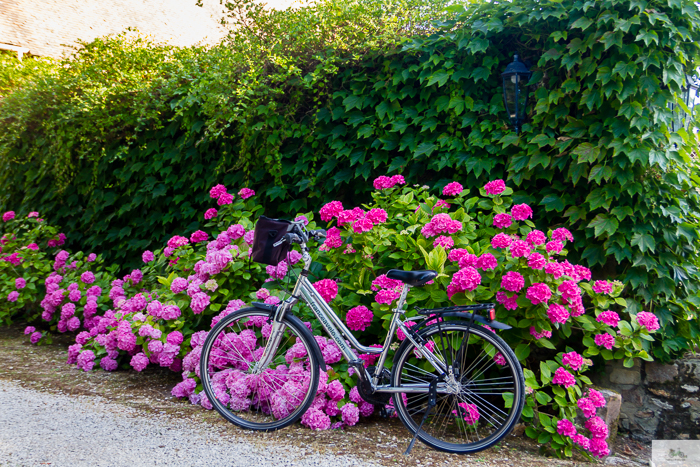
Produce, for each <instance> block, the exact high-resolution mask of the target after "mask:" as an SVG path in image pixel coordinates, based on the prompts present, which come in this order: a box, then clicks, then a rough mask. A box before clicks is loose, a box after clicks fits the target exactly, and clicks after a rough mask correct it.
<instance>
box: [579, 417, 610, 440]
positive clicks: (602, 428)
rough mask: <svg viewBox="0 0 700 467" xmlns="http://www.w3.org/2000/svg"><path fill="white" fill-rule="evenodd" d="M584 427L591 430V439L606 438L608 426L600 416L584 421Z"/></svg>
mask: <svg viewBox="0 0 700 467" xmlns="http://www.w3.org/2000/svg"><path fill="white" fill-rule="evenodd" d="M585 425H586V428H588V431H590V432H591V438H593V439H606V438H607V437H608V426H607V425H606V424H605V421H604V420H603V419H602V418H600V417H592V418H590V419H588V421H586V424H585Z"/></svg>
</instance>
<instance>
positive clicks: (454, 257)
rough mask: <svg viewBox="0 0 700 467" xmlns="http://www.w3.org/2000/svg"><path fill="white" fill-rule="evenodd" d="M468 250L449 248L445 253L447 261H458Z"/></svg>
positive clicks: (467, 253)
mask: <svg viewBox="0 0 700 467" xmlns="http://www.w3.org/2000/svg"><path fill="white" fill-rule="evenodd" d="M469 254H471V253H469V250H466V249H464V248H455V249H453V250H450V252H449V253H447V259H448V260H449V261H459V260H460V259H462V257H463V256H465V255H469Z"/></svg>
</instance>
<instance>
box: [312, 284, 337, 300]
mask: <svg viewBox="0 0 700 467" xmlns="http://www.w3.org/2000/svg"><path fill="white" fill-rule="evenodd" d="M314 288H315V289H316V290H317V291H318V293H320V294H321V297H323V299H324V300H325V301H326V302H327V303H330V302H331V300H333V299H334V298H335V297H336V296H337V295H338V284H336V282H335V281H334V280H331V279H321V280H320V281H318V282H315V283H314Z"/></svg>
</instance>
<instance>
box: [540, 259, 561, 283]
mask: <svg viewBox="0 0 700 467" xmlns="http://www.w3.org/2000/svg"><path fill="white" fill-rule="evenodd" d="M544 272H545V273H547V274H551V275H552V276H554V278H555V279H559V278H560V277H561V276H563V275H564V268H563V267H562V265H561V264H559V263H557V262H556V261H550V262H549V263H547V264H545V265H544Z"/></svg>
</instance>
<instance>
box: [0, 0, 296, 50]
mask: <svg viewBox="0 0 700 467" xmlns="http://www.w3.org/2000/svg"><path fill="white" fill-rule="evenodd" d="M196 1H197V0H0V44H9V45H13V46H19V47H25V48H28V49H29V53H30V54H32V55H39V56H46V57H55V58H59V57H61V56H62V55H63V54H65V53H66V52H70V51H71V48H70V47H67V46H70V45H73V46H75V45H76V40H77V39H81V40H83V41H91V40H93V39H95V38H96V37H100V36H105V35H108V34H116V33H120V32H122V31H124V30H125V29H126V28H127V27H131V28H136V29H138V30H139V31H140V32H141V33H143V34H148V35H151V36H152V37H153V38H154V40H155V41H156V42H168V43H170V44H172V45H178V46H187V45H193V44H196V43H200V42H202V43H205V44H213V43H216V42H219V41H220V40H221V38H223V37H224V36H225V35H226V29H225V28H224V27H223V26H222V25H221V24H220V23H219V20H220V19H221V16H222V15H221V9H222V7H221V5H220V4H219V1H218V0H204V2H203V7H198V6H197V5H196ZM267 3H268V5H269V6H270V7H272V8H286V7H287V6H290V5H291V4H292V0H271V1H269V2H267Z"/></svg>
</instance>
